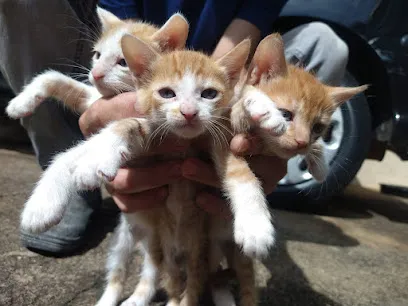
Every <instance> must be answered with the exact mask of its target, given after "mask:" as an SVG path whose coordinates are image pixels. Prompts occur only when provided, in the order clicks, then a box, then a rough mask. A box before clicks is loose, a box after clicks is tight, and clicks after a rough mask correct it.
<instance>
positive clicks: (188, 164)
mask: <svg viewBox="0 0 408 306" xmlns="http://www.w3.org/2000/svg"><path fill="white" fill-rule="evenodd" d="M181 172H182V175H183V177H185V178H187V179H189V180H192V181H195V182H198V183H201V184H204V185H208V186H211V187H215V188H219V187H220V185H221V184H220V179H219V177H218V175H217V172H216V171H215V169H214V166H213V165H212V164H208V163H205V162H203V161H201V160H199V159H197V158H189V159H187V160H185V161H184V163H183V164H182V168H181Z"/></svg>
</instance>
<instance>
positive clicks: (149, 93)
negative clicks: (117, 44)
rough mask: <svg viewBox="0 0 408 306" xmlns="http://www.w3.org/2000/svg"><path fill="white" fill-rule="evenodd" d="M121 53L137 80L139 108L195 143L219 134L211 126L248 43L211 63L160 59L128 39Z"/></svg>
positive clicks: (191, 55) (177, 55)
mask: <svg viewBox="0 0 408 306" xmlns="http://www.w3.org/2000/svg"><path fill="white" fill-rule="evenodd" d="M122 48H123V50H124V54H125V57H126V59H127V61H128V63H129V67H130V69H131V70H132V72H133V73H134V75H135V77H136V80H137V83H138V84H137V88H138V91H137V94H138V109H139V110H141V111H142V112H143V113H145V114H147V115H148V116H149V118H151V119H153V121H155V122H156V123H157V124H159V125H162V127H163V129H164V130H163V134H164V133H165V132H167V131H169V132H172V133H174V134H176V135H178V136H179V137H183V138H194V137H197V136H199V135H201V134H202V133H204V132H206V131H207V130H209V131H210V130H211V131H215V130H217V129H220V128H219V127H217V126H216V125H215V124H214V121H215V120H217V119H218V117H219V116H221V115H222V113H223V112H225V111H226V108H227V106H228V104H229V102H230V100H231V98H232V96H233V94H234V86H235V84H236V81H237V80H238V77H239V74H240V72H241V70H242V68H243V66H244V64H245V62H246V59H247V57H248V54H249V41H248V40H246V41H244V42H242V43H240V44H239V45H238V46H237V47H235V48H234V49H233V50H231V51H230V52H229V53H227V54H226V55H225V56H223V57H222V58H220V59H219V60H217V61H215V60H214V59H212V58H210V57H208V56H206V55H204V54H202V53H199V52H194V51H174V52H171V53H167V54H162V55H159V54H158V53H156V52H155V51H154V50H153V49H151V48H149V46H148V45H147V44H145V43H144V42H142V41H140V40H139V39H137V38H135V37H132V36H126V37H124V38H123V39H122Z"/></svg>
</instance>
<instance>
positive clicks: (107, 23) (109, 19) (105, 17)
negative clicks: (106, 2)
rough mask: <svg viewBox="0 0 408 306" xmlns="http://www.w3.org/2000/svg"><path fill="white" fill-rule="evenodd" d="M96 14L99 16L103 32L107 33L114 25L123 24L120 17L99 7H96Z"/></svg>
mask: <svg viewBox="0 0 408 306" xmlns="http://www.w3.org/2000/svg"><path fill="white" fill-rule="evenodd" d="M96 14H97V15H98V18H99V21H100V22H101V25H102V30H103V31H107V30H108V29H110V28H111V27H112V26H113V25H114V24H117V23H120V22H122V20H120V19H119V18H118V17H116V16H115V15H114V14H112V13H111V12H108V11H107V10H105V9H103V8H101V7H99V6H97V7H96Z"/></svg>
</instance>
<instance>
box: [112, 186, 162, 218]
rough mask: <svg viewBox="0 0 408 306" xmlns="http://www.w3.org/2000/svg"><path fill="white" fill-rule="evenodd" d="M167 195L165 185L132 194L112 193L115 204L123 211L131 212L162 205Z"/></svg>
mask: <svg viewBox="0 0 408 306" xmlns="http://www.w3.org/2000/svg"><path fill="white" fill-rule="evenodd" d="M167 196H168V188H167V187H159V188H155V189H150V190H147V191H144V192H140V193H134V194H119V193H118V194H117V193H114V194H112V198H113V199H114V201H115V203H116V205H117V206H118V207H119V209H120V210H121V211H122V212H124V213H133V212H137V211H140V210H146V209H151V208H154V207H156V206H158V205H163V204H164V202H165V200H166V198H167Z"/></svg>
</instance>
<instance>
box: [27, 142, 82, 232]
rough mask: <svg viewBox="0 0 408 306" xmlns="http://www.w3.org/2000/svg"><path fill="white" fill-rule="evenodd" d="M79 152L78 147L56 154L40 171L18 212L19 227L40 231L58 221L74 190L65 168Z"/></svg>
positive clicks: (67, 167) (79, 147)
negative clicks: (25, 201)
mask: <svg viewBox="0 0 408 306" xmlns="http://www.w3.org/2000/svg"><path fill="white" fill-rule="evenodd" d="M82 151H83V147H82V146H78V147H74V148H72V149H70V150H68V151H66V152H63V153H60V154H58V155H57V156H56V157H55V158H54V161H53V162H52V163H51V164H50V166H49V167H48V168H47V170H46V171H45V172H44V173H43V175H42V177H41V179H40V180H39V182H38V183H37V185H36V187H35V189H34V191H33V193H32V194H31V196H30V198H29V199H28V201H27V203H26V204H25V206H24V209H23V212H22V214H21V229H22V230H23V231H26V232H29V233H41V232H44V231H46V230H48V229H49V228H50V227H52V226H54V225H56V224H58V223H59V222H60V221H61V219H62V217H63V214H64V212H65V209H66V208H67V206H68V203H69V202H70V199H71V197H72V195H73V194H74V193H75V192H76V188H75V184H74V182H73V180H72V175H71V173H70V170H69V165H71V164H72V163H73V161H75V160H76V159H77V158H78V157H79V156H80V155H81V154H82Z"/></svg>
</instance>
